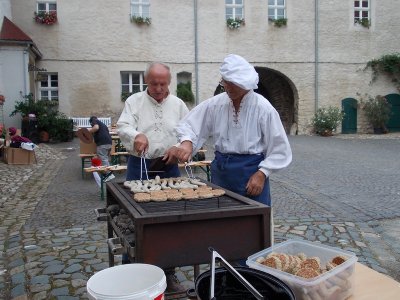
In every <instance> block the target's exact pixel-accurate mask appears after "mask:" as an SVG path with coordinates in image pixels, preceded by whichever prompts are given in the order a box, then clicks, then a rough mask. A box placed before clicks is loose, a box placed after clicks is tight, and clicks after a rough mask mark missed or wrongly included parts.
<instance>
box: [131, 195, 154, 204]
mask: <svg viewBox="0 0 400 300" xmlns="http://www.w3.org/2000/svg"><path fill="white" fill-rule="evenodd" d="M133 199H134V200H135V201H137V202H149V201H150V200H151V198H150V194H148V193H135V194H134V195H133Z"/></svg>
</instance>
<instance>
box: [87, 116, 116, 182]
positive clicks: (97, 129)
mask: <svg viewBox="0 0 400 300" xmlns="http://www.w3.org/2000/svg"><path fill="white" fill-rule="evenodd" d="M89 123H90V125H91V126H92V128H90V129H89V132H90V133H91V134H93V138H94V142H95V143H96V146H97V147H96V149H97V150H96V152H97V156H98V157H99V158H100V159H101V164H102V166H106V167H107V166H109V165H110V163H109V160H108V157H109V155H110V151H111V147H112V139H111V135H110V132H109V131H108V127H107V126H106V125H105V124H104V123H103V122H101V121H100V120H99V119H97V117H96V116H92V117H90V119H89ZM114 178H115V176H114V175H113V174H112V172H110V173H109V174H107V175H106V181H109V180H111V179H114Z"/></svg>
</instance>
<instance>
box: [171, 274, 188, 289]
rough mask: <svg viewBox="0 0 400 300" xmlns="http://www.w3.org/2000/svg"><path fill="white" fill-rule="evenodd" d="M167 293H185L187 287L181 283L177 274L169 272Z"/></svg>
mask: <svg viewBox="0 0 400 300" xmlns="http://www.w3.org/2000/svg"><path fill="white" fill-rule="evenodd" d="M166 278H167V290H166V292H167V293H184V292H186V289H185V288H184V287H183V286H182V285H181V284H180V283H179V280H178V278H176V276H175V274H167V275H166Z"/></svg>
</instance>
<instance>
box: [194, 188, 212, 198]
mask: <svg viewBox="0 0 400 300" xmlns="http://www.w3.org/2000/svg"><path fill="white" fill-rule="evenodd" d="M197 195H199V198H201V199H207V198H212V197H214V194H213V192H212V190H211V191H207V190H204V191H202V192H201V191H199V192H197Z"/></svg>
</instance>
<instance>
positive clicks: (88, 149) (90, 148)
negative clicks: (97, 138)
mask: <svg viewBox="0 0 400 300" xmlns="http://www.w3.org/2000/svg"><path fill="white" fill-rule="evenodd" d="M96 153H97V146H96V144H95V143H94V142H93V143H91V144H86V143H84V142H82V141H80V154H96Z"/></svg>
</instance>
